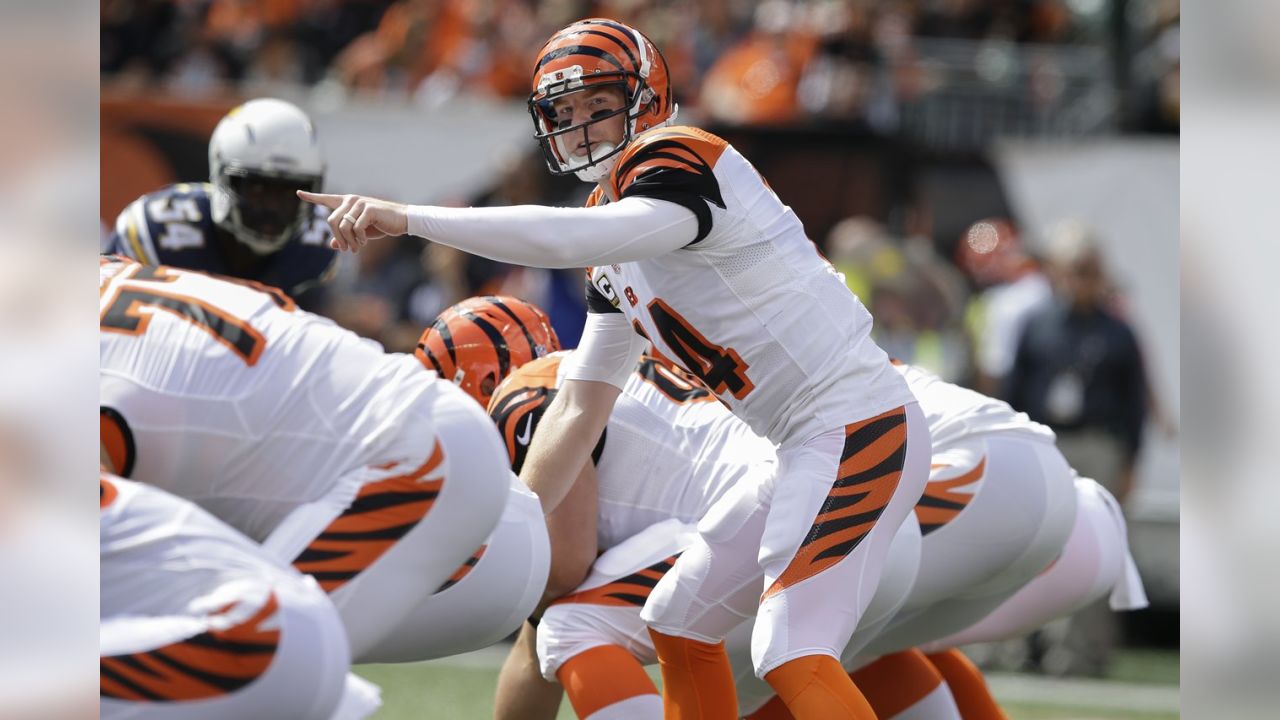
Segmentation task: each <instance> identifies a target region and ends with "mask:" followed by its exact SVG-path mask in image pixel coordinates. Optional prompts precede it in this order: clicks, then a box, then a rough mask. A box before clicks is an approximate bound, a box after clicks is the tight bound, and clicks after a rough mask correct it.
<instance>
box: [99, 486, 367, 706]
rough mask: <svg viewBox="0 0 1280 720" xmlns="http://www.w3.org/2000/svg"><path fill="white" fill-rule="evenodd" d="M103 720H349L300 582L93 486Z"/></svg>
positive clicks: (130, 491)
mask: <svg viewBox="0 0 1280 720" xmlns="http://www.w3.org/2000/svg"><path fill="white" fill-rule="evenodd" d="M98 494H99V498H100V500H99V504H100V507H101V528H100V534H101V540H100V545H101V580H100V582H101V586H100V587H101V591H100V598H101V622H100V630H99V645H100V656H101V657H100V663H99V665H100V673H101V681H100V690H99V692H100V696H101V705H100V711H101V713H102V717H104V718H182V719H190V720H195V719H197V718H208V719H210V720H213V719H215V718H228V717H268V716H269V717H273V718H297V719H298V720H311V719H312V718H330V717H336V718H361V717H367V716H368V715H370V714H372V713H373V711H374V710H376V709H377V707H378V705H379V704H380V701H379V699H378V694H377V693H378V691H377V688H376V687H374V686H372V685H370V684H369V683H367V682H365V681H363V680H360V679H359V678H356V677H355V676H352V675H348V674H347V671H348V669H349V667H350V663H351V655H350V650H349V649H348V646H347V638H346V633H345V632H344V631H343V628H342V621H341V619H340V618H339V617H338V611H337V609H336V608H334V606H333V603H332V602H330V601H329V598H328V597H327V596H326V595H325V594H324V591H322V590H321V589H320V588H319V587H317V586H316V583H315V581H314V580H313V579H311V578H310V577H307V576H304V575H301V574H299V573H297V572H296V571H294V570H292V569H291V568H288V567H285V566H281V565H279V564H277V563H275V562H273V561H272V560H271V559H269V558H267V557H266V556H265V555H264V554H263V553H262V549H261V548H260V547H258V546H257V545H255V544H254V543H253V542H251V541H250V540H249V539H248V538H246V537H244V536H243V535H241V534H240V533H238V532H236V531H235V530H233V529H231V528H229V527H227V526H226V525H224V524H223V523H222V522H221V521H219V520H218V519H216V518H214V517H213V516H211V515H209V514H208V513H206V512H205V511H203V510H201V509H200V508H198V507H196V506H195V505H193V504H191V503H189V502H187V501H185V500H182V499H180V498H177V497H174V496H172V495H169V494H167V493H165V492H163V491H161V490H157V489H155V488H151V487H148V486H146V485H141V484H138V483H134V482H130V481H128V480H123V479H121V478H119V477H116V476H114V475H108V474H106V473H103V474H102V475H101V476H100V478H99V482H98Z"/></svg>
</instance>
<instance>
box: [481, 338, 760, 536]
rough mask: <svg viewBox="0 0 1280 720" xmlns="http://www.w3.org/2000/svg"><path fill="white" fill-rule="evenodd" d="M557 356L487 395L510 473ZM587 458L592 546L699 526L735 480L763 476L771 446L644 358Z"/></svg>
mask: <svg viewBox="0 0 1280 720" xmlns="http://www.w3.org/2000/svg"><path fill="white" fill-rule="evenodd" d="M568 354H569V353H567V352H558V353H553V354H551V355H548V356H547V357H544V358H541V359H539V360H535V361H533V362H531V363H527V364H526V365H524V366H523V367H521V368H520V369H519V370H517V371H516V372H515V373H513V374H512V375H511V376H510V377H508V378H507V379H506V380H505V381H504V382H503V383H502V385H500V386H499V387H498V390H497V391H496V392H495V393H494V395H493V400H492V401H491V402H490V404H489V414H490V415H491V416H492V417H493V418H494V421H495V422H497V424H498V431H499V433H500V434H501V435H502V438H503V440H504V441H505V442H506V444H507V450H508V453H509V454H510V456H511V458H512V462H513V465H514V467H515V468H516V470H517V472H518V471H519V468H520V466H521V465H523V463H524V457H525V453H526V451H527V450H528V447H529V442H530V441H531V440H532V436H533V433H534V431H535V429H536V427H537V423H538V421H539V420H540V419H541V417H542V413H543V411H544V410H545V409H546V407H547V406H549V405H550V404H551V401H552V399H553V398H554V397H555V390H556V388H557V387H559V385H560V383H561V382H562V381H563V379H564V373H563V372H562V362H561V361H562V360H563V359H564V358H565V357H567V356H568ZM592 457H593V459H594V460H595V463H596V473H597V478H598V481H599V498H600V515H599V529H598V542H599V546H600V549H602V550H603V549H606V548H610V547H613V546H615V545H617V544H618V543H620V542H622V541H623V540H625V539H627V538H629V537H631V536H632V535H635V534H636V533H638V532H640V531H641V530H643V529H644V528H646V527H648V526H650V525H652V524H654V523H656V522H660V521H663V520H667V519H670V518H678V519H680V520H682V521H684V522H697V521H698V520H699V519H700V518H701V517H702V516H703V515H705V514H706V512H707V510H709V509H710V508H711V505H712V504H714V503H715V502H716V501H717V500H719V499H720V497H721V496H722V495H724V493H725V492H726V491H727V490H728V489H729V488H730V487H732V486H733V484H734V483H736V482H738V481H740V480H743V479H744V478H747V477H748V476H749V474H753V477H757V478H763V477H768V476H769V475H770V474H771V473H772V470H773V467H774V464H775V462H776V455H775V452H774V446H773V443H771V442H769V441H768V440H766V439H764V438H762V437H760V436H758V435H756V434H755V433H753V432H751V429H750V428H748V427H747V426H746V425H745V424H744V423H743V422H742V421H740V420H738V419H737V418H736V417H734V415H733V413H731V412H729V411H728V410H727V409H726V408H725V407H724V406H723V405H722V404H720V403H719V402H718V401H717V400H716V398H715V396H714V395H712V394H711V393H710V391H708V390H707V389H706V387H705V386H704V385H702V383H700V382H699V381H698V379H697V378H694V377H692V376H690V375H689V374H688V373H687V372H685V371H683V370H681V369H679V368H677V367H675V366H674V365H670V364H667V363H664V362H662V361H661V360H659V359H656V358H652V357H644V358H641V360H640V363H639V365H637V367H636V370H635V372H633V373H631V375H630V376H629V377H628V378H627V382H626V385H625V387H624V388H623V390H622V394H621V395H619V396H618V401H617V403H616V404H615V405H614V407H613V413H612V414H611V415H610V416H609V423H608V425H607V426H606V428H605V431H604V434H603V436H602V437H601V441H600V444H598V445H597V446H596V450H595V453H594V454H593V456H592Z"/></svg>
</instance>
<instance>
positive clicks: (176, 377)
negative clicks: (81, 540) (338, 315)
mask: <svg viewBox="0 0 1280 720" xmlns="http://www.w3.org/2000/svg"><path fill="white" fill-rule="evenodd" d="M99 290H100V296H99V308H100V316H99V322H100V330H101V332H100V333H99V335H100V351H101V360H100V371H99V377H100V383H99V388H100V398H99V399H100V405H101V415H102V427H103V430H102V434H103V441H104V443H106V444H107V445H108V446H110V445H113V444H114V445H116V446H117V447H118V452H116V453H113V456H114V457H113V459H114V460H115V462H116V464H117V465H118V467H117V468H116V470H117V471H118V472H120V473H121V474H124V475H127V476H129V477H130V478H132V479H135V480H139V481H142V482H146V483H149V484H153V485H156V486H158V487H161V488H164V489H166V490H168V491H170V492H172V493H174V494H175V495H179V496H181V497H184V498H187V499H189V500H192V501H194V502H196V503H197V504H199V505H201V506H202V507H204V508H205V509H207V510H209V511H210V512H212V513H213V514H214V515H217V516H218V517H220V518H222V519H223V520H225V521H226V522H228V523H229V524H231V525H232V526H234V527H236V528H237V529H239V530H240V531H241V532H244V533H245V534H247V535H249V536H250V537H251V538H253V539H255V540H258V541H261V540H262V539H264V538H265V537H266V536H267V534H269V533H270V531H271V530H272V529H273V528H274V527H275V526H276V524H277V523H278V522H279V521H280V519H281V518H282V517H283V516H284V515H285V514H287V513H288V512H289V511H290V510H291V509H293V508H294V507H296V506H298V505H300V504H302V503H306V502H309V501H312V500H315V499H317V498H319V497H321V496H323V495H324V494H325V493H326V492H328V491H329V490H330V489H331V488H333V487H334V486H335V483H336V480H337V478H338V477H339V476H340V475H342V474H343V473H346V472H349V471H354V470H356V469H359V468H362V467H364V466H366V465H369V464H371V463H374V462H388V461H397V460H413V459H416V458H420V457H425V456H426V455H427V454H428V453H429V452H430V451H431V447H432V441H433V435H434V433H433V426H432V424H431V420H430V417H429V416H428V415H427V414H425V413H423V412H422V410H421V403H420V401H421V400H422V399H423V398H424V397H425V396H426V395H428V394H429V393H431V392H433V391H434V390H433V387H436V386H437V385H441V386H442V385H443V383H438V381H437V378H436V375H435V373H433V372H430V371H426V370H424V368H423V367H422V365H421V364H420V363H419V362H418V361H417V360H416V359H414V357H413V356H411V355H391V354H386V353H384V352H383V350H382V347H381V346H379V345H378V344H377V343H374V342H372V341H368V340H364V339H361V338H360V337H358V336H356V335H355V334H354V333H351V332H348V331H346V330H344V329H342V328H340V327H338V326H337V325H335V324H333V323H332V322H331V321H329V320H327V319H325V318H321V317H319V316H316V315H312V314H310V313H307V312H304V311H302V310H299V309H297V308H296V307H295V306H294V304H293V302H292V301H291V300H289V298H288V297H287V296H285V295H284V294H283V293H281V292H280V291H278V290H275V289H274V288H267V287H265V286H260V285H256V284H254V283H247V282H242V281H232V280H229V279H224V278H216V277H213V276H209V275H204V274H201V273H197V272H190V271H183V270H175V269H172V268H167V267H163V266H161V267H143V266H141V265H136V264H133V263H127V262H123V261H119V262H111V261H104V262H103V264H102V269H101V282H100V286H99ZM415 405H416V406H417V407H416V408H415Z"/></svg>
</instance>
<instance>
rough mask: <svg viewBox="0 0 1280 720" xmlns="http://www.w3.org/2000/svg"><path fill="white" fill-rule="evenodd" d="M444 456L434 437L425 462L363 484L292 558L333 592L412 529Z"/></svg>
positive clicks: (433, 492) (434, 490) (430, 499)
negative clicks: (414, 467)
mask: <svg viewBox="0 0 1280 720" xmlns="http://www.w3.org/2000/svg"><path fill="white" fill-rule="evenodd" d="M443 461H444V449H443V447H442V446H441V444H440V441H439V440H436V444H435V449H434V450H432V452H431V456H430V457H429V458H428V459H427V461H426V462H425V463H423V464H422V465H421V466H419V467H418V468H416V469H415V470H413V471H412V472H410V473H408V474H405V475H396V476H394V477H389V478H386V479H383V480H378V481H376V482H371V483H368V484H367V485H365V486H364V487H362V488H360V492H359V493H357V494H356V497H355V500H353V501H352V503H351V505H350V506H348V507H347V509H346V510H345V511H343V513H342V514H341V515H339V516H338V517H337V518H336V519H334V521H333V522H332V523H330V524H329V526H328V527H326V528H325V529H324V532H322V533H320V535H319V536H318V537H316V539H315V540H312V541H311V543H310V544H309V545H308V546H307V547H306V549H305V550H303V551H302V553H301V554H299V555H298V556H297V557H296V558H295V559H294V561H293V566H294V567H296V568H297V569H298V570H299V571H301V572H304V573H306V574H308V575H311V576H312V577H314V578H315V579H316V582H318V583H320V587H322V588H324V591H325V592H327V593H332V592H334V591H335V590H337V589H339V588H341V587H342V586H343V585H345V584H346V583H347V582H349V581H350V580H351V579H352V578H354V577H355V576H356V575H358V574H360V572H361V571H363V570H364V569H365V568H367V567H369V566H370V565H372V564H373V563H374V562H375V561H376V560H377V559H378V558H379V557H381V556H382V555H383V553H385V552H387V550H390V549H391V546H392V545H395V543H396V541H398V540H399V539H400V538H402V537H404V536H405V535H406V534H407V533H408V532H409V531H410V530H412V529H413V528H414V526H415V525H417V524H418V523H419V522H421V521H422V519H423V518H425V517H426V516H427V513H428V512H430V511H431V508H432V506H433V505H434V504H435V501H436V497H437V496H439V494H440V489H441V488H442V487H443V486H444V478H437V479H433V480H428V479H425V478H426V476H427V475H430V474H431V473H432V472H433V471H434V470H435V469H436V468H438V467H440V465H441V463H442V462H443Z"/></svg>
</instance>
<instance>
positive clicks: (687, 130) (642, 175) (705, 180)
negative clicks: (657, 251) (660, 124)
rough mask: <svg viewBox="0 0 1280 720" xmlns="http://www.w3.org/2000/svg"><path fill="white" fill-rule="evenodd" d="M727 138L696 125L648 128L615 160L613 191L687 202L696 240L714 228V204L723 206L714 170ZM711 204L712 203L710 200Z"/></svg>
mask: <svg viewBox="0 0 1280 720" xmlns="http://www.w3.org/2000/svg"><path fill="white" fill-rule="evenodd" d="M727 147H728V143H726V142H725V141H724V140H722V139H720V138H718V137H716V136H715V135H712V134H711V133H708V132H705V131H703V130H699V129H698V128H692V127H670V128H658V129H656V130H650V131H649V132H646V133H644V134H642V135H640V136H639V137H637V138H636V139H635V140H634V141H632V143H631V145H630V146H628V147H627V149H626V150H625V151H624V152H623V154H622V156H621V157H620V158H619V159H618V162H617V164H616V165H615V166H614V169H613V173H612V175H611V176H610V179H609V182H610V190H611V192H612V194H613V196H614V197H617V198H619V199H621V198H625V197H648V198H654V199H655V200H666V201H668V202H673V203H676V204H678V205H681V206H683V207H685V208H688V209H689V211H690V212H692V213H693V214H694V216H695V217H697V218H698V235H697V237H696V239H695V240H694V242H695V243H696V242H698V241H699V240H701V239H703V238H704V237H706V236H707V233H709V232H711V222H712V219H711V208H710V205H716V206H717V207H719V208H721V209H724V208H725V202H724V196H723V195H722V194H721V191H720V182H719V181H718V180H717V179H716V176H715V165H716V161H717V160H719V159H720V155H721V154H723V153H724V151H725V149H726V148H727ZM709 204H710V205H709Z"/></svg>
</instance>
